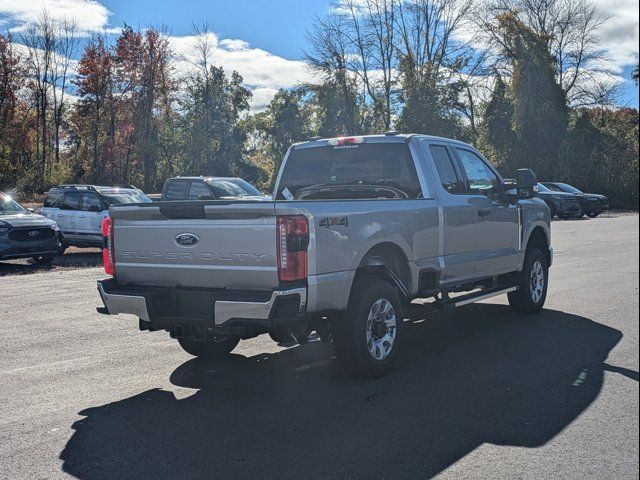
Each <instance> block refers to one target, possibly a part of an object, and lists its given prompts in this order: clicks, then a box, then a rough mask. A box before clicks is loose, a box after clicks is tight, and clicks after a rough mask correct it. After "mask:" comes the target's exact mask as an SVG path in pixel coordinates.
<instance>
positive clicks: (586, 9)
mask: <svg viewBox="0 0 640 480" xmlns="http://www.w3.org/2000/svg"><path fill="white" fill-rule="evenodd" d="M511 11H512V12H516V13H517V14H518V17H519V18H520V20H521V21H522V22H523V23H524V24H525V25H527V26H528V27H529V28H531V29H532V30H533V31H534V32H536V33H537V34H538V35H540V36H542V37H543V38H544V39H545V41H546V42H547V46H548V49H549V52H550V54H551V55H552V57H553V59H554V61H555V68H556V79H557V81H558V84H559V85H560V86H561V87H562V89H563V90H564V92H565V94H566V96H567V100H568V102H569V104H570V105H571V106H573V107H576V108H577V107H581V106H588V105H597V104H603V103H610V102H611V101H612V100H613V95H614V94H615V87H614V84H613V82H612V81H611V73H610V72H609V71H608V69H607V68H606V67H605V60H606V55H605V52H604V50H603V49H602V48H601V37H600V33H601V30H602V26H603V25H604V24H605V22H606V21H607V20H608V19H609V17H608V16H607V15H605V14H604V13H602V12H601V11H600V10H599V9H598V7H597V6H596V4H595V3H593V1H592V0H495V1H494V2H493V3H491V4H489V7H488V9H487V10H485V11H484V12H483V13H482V15H478V16H477V18H480V19H482V20H481V22H480V23H481V26H482V27H483V30H484V31H485V32H488V33H489V34H490V37H491V38H492V40H493V41H496V42H500V40H499V36H498V35H496V30H495V29H494V28H492V25H493V19H494V18H495V17H496V16H497V15H499V14H501V13H506V12H511ZM502 46H504V45H502Z"/></svg>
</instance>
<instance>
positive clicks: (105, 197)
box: [40, 185, 151, 251]
mask: <svg viewBox="0 0 640 480" xmlns="http://www.w3.org/2000/svg"><path fill="white" fill-rule="evenodd" d="M150 201H151V200H150V199H149V198H148V197H147V196H146V195H145V194H144V193H142V191H140V190H139V189H137V188H135V187H132V186H130V185H127V186H123V187H101V186H94V185H58V186H57V187H53V188H51V190H49V192H47V197H46V199H45V201H44V206H43V207H42V209H41V210H40V214H42V215H44V216H46V217H48V218H50V219H51V220H55V221H56V222H57V223H58V226H59V227H60V231H61V235H62V251H64V250H65V249H66V248H67V247H68V246H70V245H73V246H77V247H102V230H101V225H102V220H103V219H104V218H105V217H107V216H108V215H109V207H110V206H111V205H115V204H121V203H146V202H150Z"/></svg>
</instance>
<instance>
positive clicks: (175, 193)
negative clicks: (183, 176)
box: [165, 180, 189, 200]
mask: <svg viewBox="0 0 640 480" xmlns="http://www.w3.org/2000/svg"><path fill="white" fill-rule="evenodd" d="M188 186H189V182H187V181H185V180H174V181H172V182H169V185H167V191H166V193H165V198H166V199H167V200H186V199H187V187H188Z"/></svg>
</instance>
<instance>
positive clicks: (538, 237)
mask: <svg viewBox="0 0 640 480" xmlns="http://www.w3.org/2000/svg"><path fill="white" fill-rule="evenodd" d="M525 245H526V247H525V249H526V250H529V249H530V248H538V249H539V250H540V251H541V252H542V254H543V255H544V256H545V259H546V260H547V265H551V251H550V250H549V247H550V245H551V242H550V238H549V234H548V231H547V230H546V229H545V228H543V227H542V226H540V225H537V226H535V227H534V228H533V229H532V230H531V233H529V237H528V238H527V242H526V244H525Z"/></svg>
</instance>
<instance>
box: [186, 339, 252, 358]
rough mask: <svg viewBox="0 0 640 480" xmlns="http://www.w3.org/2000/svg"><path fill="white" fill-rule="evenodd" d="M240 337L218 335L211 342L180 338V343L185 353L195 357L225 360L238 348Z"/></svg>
mask: <svg viewBox="0 0 640 480" xmlns="http://www.w3.org/2000/svg"><path fill="white" fill-rule="evenodd" d="M239 341H240V337H236V336H232V335H218V336H217V337H216V338H215V339H211V340H193V339H191V338H179V339H178V343H179V344H180V346H181V347H182V348H183V350H184V351H185V352H187V353H188V354H190V355H193V356H194V357H198V358H203V359H206V360H214V359H220V358H224V357H226V356H227V355H229V354H230V353H231V350H233V349H234V348H236V345H238V342H239Z"/></svg>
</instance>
